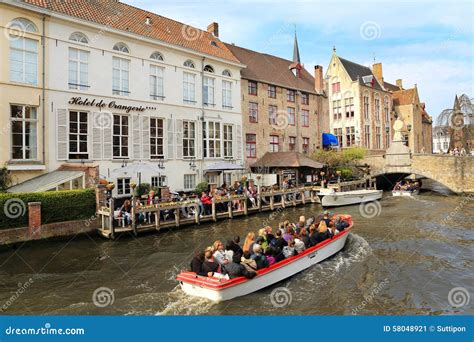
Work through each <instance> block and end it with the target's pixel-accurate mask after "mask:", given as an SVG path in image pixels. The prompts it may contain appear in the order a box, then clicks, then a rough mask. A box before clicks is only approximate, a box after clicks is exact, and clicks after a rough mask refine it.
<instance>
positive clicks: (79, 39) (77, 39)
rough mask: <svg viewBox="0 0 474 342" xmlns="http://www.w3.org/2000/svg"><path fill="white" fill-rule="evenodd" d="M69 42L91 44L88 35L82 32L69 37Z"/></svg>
mask: <svg viewBox="0 0 474 342" xmlns="http://www.w3.org/2000/svg"><path fill="white" fill-rule="evenodd" d="M69 40H72V41H73V42H78V43H82V44H89V40H88V39H87V37H86V35H85V34H83V33H81V32H74V33H73V34H71V36H70V37H69Z"/></svg>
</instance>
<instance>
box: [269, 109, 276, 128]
mask: <svg viewBox="0 0 474 342" xmlns="http://www.w3.org/2000/svg"><path fill="white" fill-rule="evenodd" d="M277 117H278V106H275V105H268V123H269V124H270V125H276V124H277Z"/></svg>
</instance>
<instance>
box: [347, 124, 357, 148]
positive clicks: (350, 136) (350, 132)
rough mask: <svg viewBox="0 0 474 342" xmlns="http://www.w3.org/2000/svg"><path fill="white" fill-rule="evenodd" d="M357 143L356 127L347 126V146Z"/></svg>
mask: <svg viewBox="0 0 474 342" xmlns="http://www.w3.org/2000/svg"><path fill="white" fill-rule="evenodd" d="M354 145H355V128H354V127H353V126H352V127H346V147H350V146H354Z"/></svg>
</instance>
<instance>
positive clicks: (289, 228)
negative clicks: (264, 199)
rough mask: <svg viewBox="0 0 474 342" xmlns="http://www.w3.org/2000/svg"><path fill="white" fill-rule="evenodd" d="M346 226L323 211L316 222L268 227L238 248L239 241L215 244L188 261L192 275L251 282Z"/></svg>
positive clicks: (249, 234)
mask: <svg viewBox="0 0 474 342" xmlns="http://www.w3.org/2000/svg"><path fill="white" fill-rule="evenodd" d="M348 226H349V224H348V223H347V222H346V221H344V220H342V219H341V217H339V216H337V217H336V219H335V220H332V219H331V217H330V215H329V213H328V212H327V211H326V212H324V214H323V215H320V216H319V217H318V218H317V219H315V218H314V217H311V218H309V219H308V220H306V219H305V217H304V216H301V217H300V219H299V221H298V223H296V224H294V223H290V222H289V221H285V222H281V223H280V224H279V227H278V229H277V230H276V232H275V233H274V232H273V229H272V227H270V226H267V227H265V228H261V229H260V230H259V231H258V236H256V235H255V233H254V232H249V233H248V234H247V236H246V238H245V241H244V243H243V245H242V247H241V246H240V237H239V236H235V237H234V238H233V240H229V241H227V243H226V244H225V246H224V244H223V243H222V242H221V241H220V240H217V241H215V242H214V244H213V245H212V246H209V247H207V248H206V249H205V250H204V251H201V250H197V251H196V252H195V255H194V258H193V259H192V261H191V271H192V272H194V273H196V274H198V275H201V276H207V277H217V278H225V279H232V278H236V277H240V276H244V277H246V278H249V279H251V278H253V277H255V276H256V274H257V273H256V271H257V270H259V269H262V268H266V267H269V266H271V265H273V264H275V263H277V262H279V261H282V260H284V259H286V258H289V257H292V256H295V255H298V253H301V252H303V251H304V250H305V249H307V248H309V247H312V246H315V245H317V244H318V243H320V242H322V241H324V240H326V239H330V238H332V237H333V236H335V235H337V234H338V233H340V232H342V231H343V230H344V229H346V228H347V227H348Z"/></svg>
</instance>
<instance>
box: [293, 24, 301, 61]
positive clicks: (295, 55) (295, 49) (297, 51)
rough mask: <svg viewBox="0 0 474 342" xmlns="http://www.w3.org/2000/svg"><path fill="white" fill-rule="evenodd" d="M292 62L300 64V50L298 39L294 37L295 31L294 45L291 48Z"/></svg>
mask: <svg viewBox="0 0 474 342" xmlns="http://www.w3.org/2000/svg"><path fill="white" fill-rule="evenodd" d="M293 62H294V63H298V64H301V58H300V49H299V48H298V38H297V37H296V30H295V43H294V46H293Z"/></svg>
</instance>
